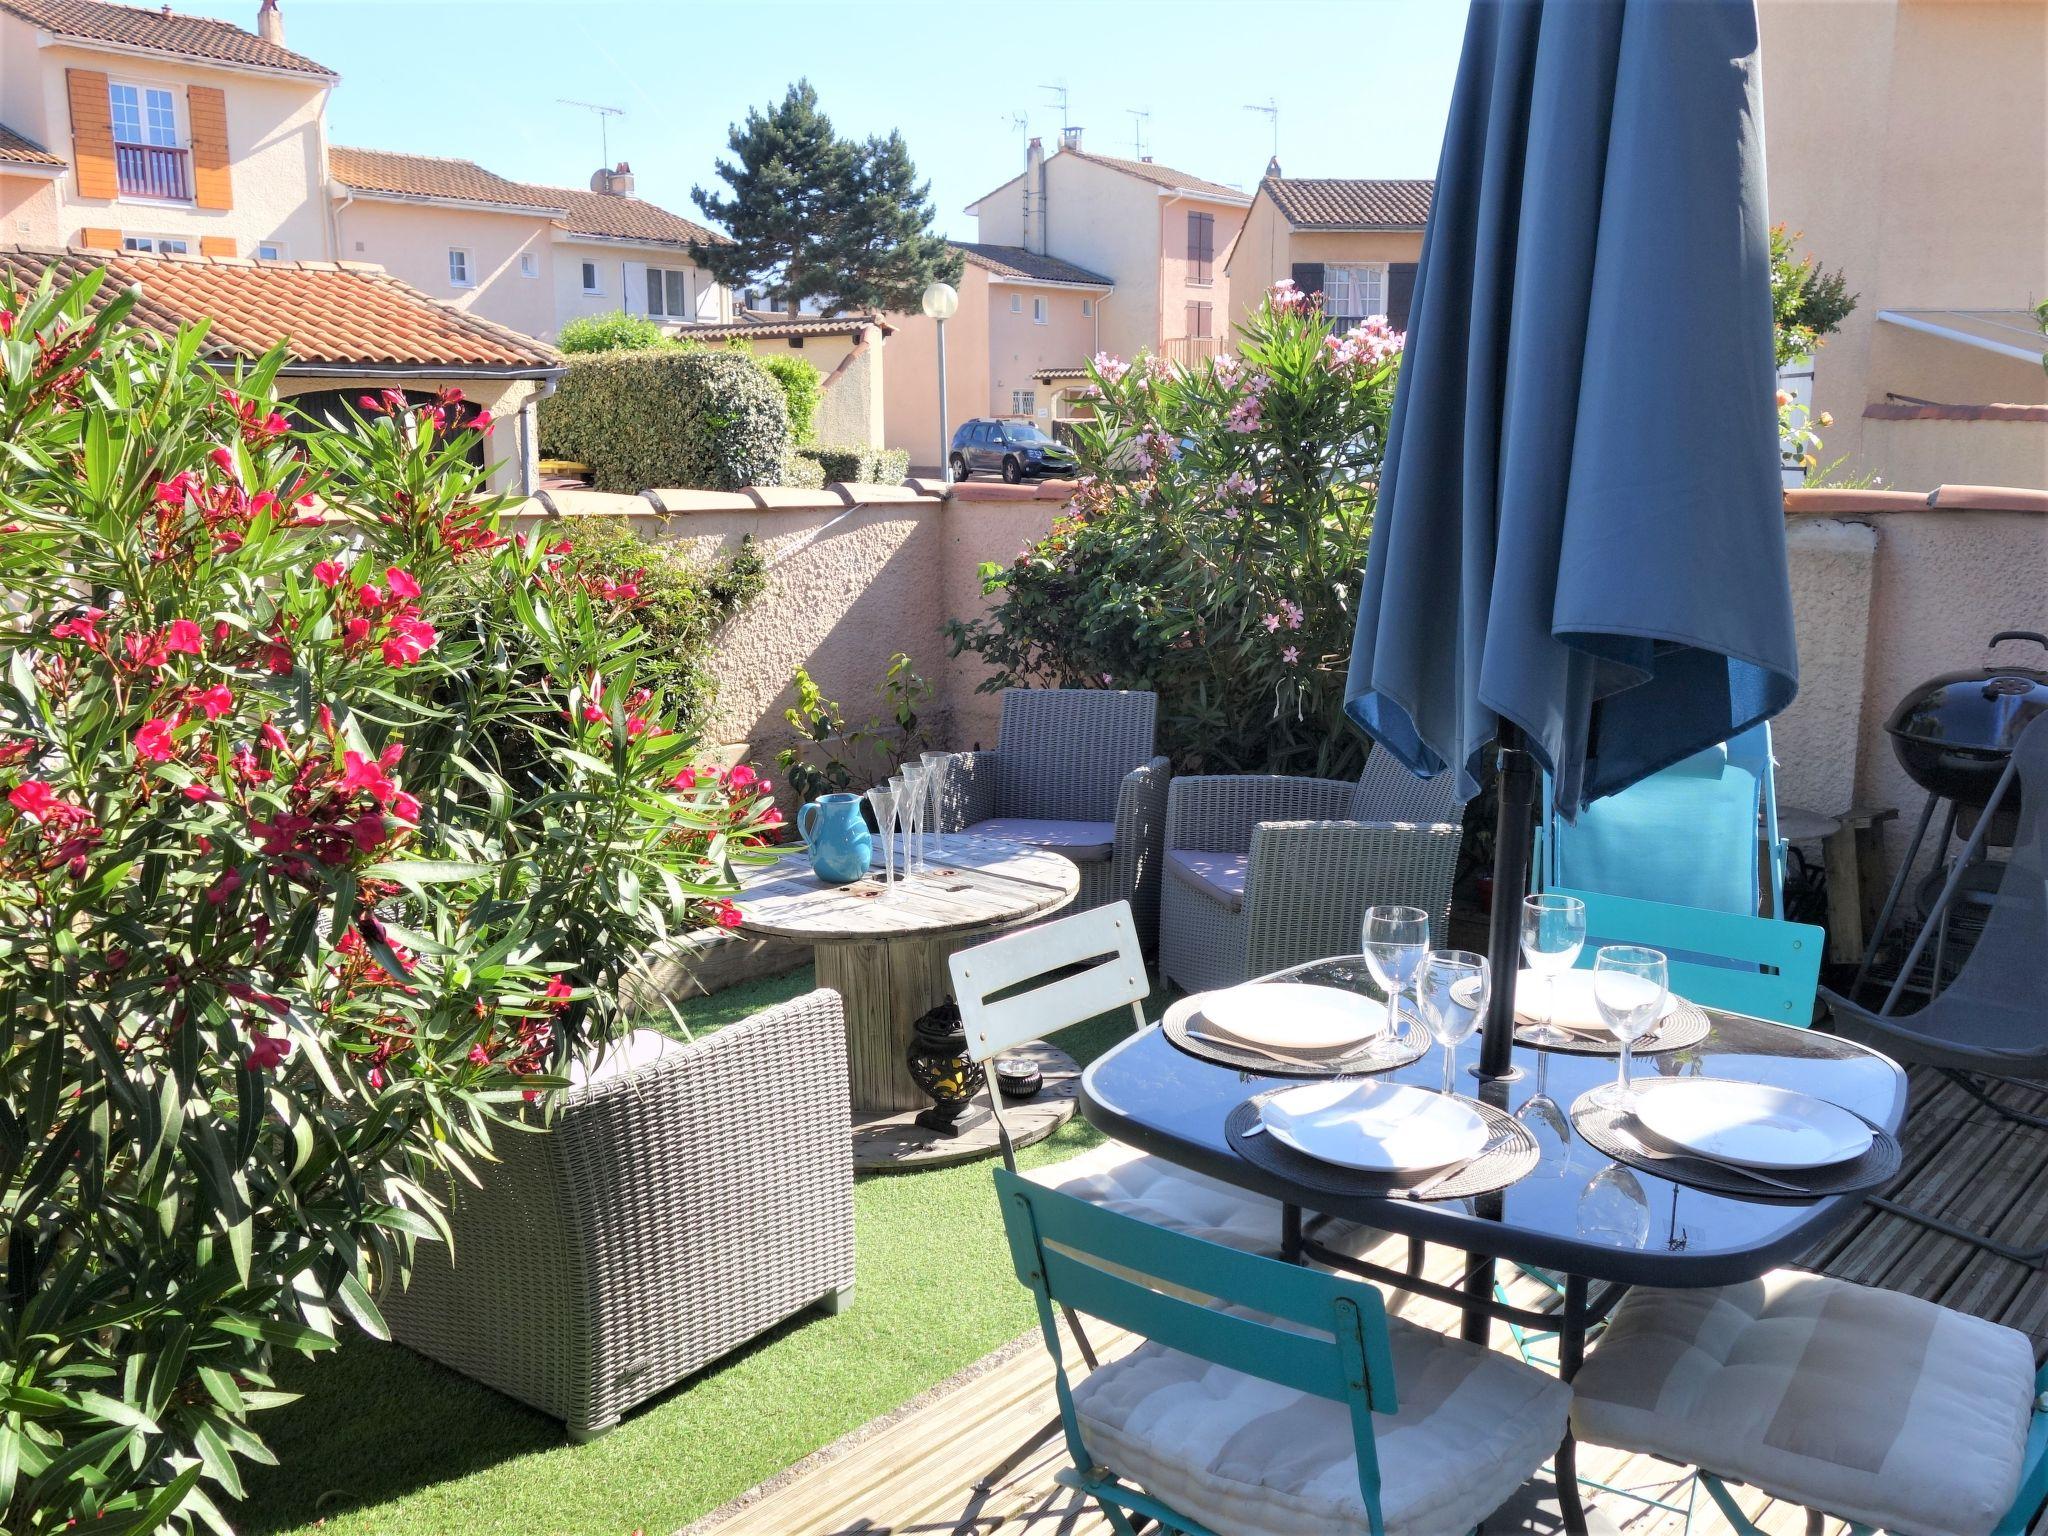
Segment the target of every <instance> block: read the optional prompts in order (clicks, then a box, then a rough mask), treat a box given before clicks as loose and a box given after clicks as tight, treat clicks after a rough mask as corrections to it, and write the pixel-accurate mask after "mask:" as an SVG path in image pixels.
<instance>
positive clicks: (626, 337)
mask: <svg viewBox="0 0 2048 1536" xmlns="http://www.w3.org/2000/svg"><path fill="white" fill-rule="evenodd" d="M666 345H668V338H667V337H666V336H664V335H663V334H662V331H661V327H660V326H658V325H656V324H655V323H654V322H653V321H652V320H650V319H648V318H647V317H646V316H645V315H629V314H627V313H626V312H625V311H624V310H622V309H614V310H608V311H607V312H606V313H604V314H601V315H578V316H576V318H575V319H573V320H568V321H565V322H564V323H563V325H562V329H561V331H560V333H559V334H558V335H556V337H555V348H556V350H557V351H561V352H632V351H639V350H644V349H645V348H648V347H661V346H666Z"/></svg>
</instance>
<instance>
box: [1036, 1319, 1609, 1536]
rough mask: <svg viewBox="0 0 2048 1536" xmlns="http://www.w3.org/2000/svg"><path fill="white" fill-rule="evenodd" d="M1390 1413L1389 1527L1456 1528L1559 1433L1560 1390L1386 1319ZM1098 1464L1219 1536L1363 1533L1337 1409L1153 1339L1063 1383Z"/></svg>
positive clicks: (1352, 1461)
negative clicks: (1070, 1385) (1394, 1406)
mask: <svg viewBox="0 0 2048 1536" xmlns="http://www.w3.org/2000/svg"><path fill="white" fill-rule="evenodd" d="M1387 1328H1388V1332H1389V1334H1390V1335H1391V1341H1392V1344H1393V1354H1394V1387H1395V1392H1396V1394H1397V1396H1398V1397H1399V1400H1400V1404H1401V1410H1400V1412H1399V1413H1396V1414H1391V1415H1389V1414H1375V1415H1374V1416H1373V1429H1374V1431H1375V1435H1376V1442H1375V1443H1376V1446H1377V1449H1378V1456H1379V1465H1380V1510H1381V1513H1382V1514H1383V1516H1384V1517H1385V1520H1386V1529H1387V1531H1388V1533H1389V1536H1395V1533H1403V1532H1405V1533H1408V1536H1446V1533H1447V1532H1454V1531H1465V1530H1470V1529H1471V1528H1472V1527H1473V1526H1475V1525H1477V1524H1478V1523H1479V1521H1480V1520H1482V1519H1484V1518H1485V1517H1486V1516H1487V1515H1489V1514H1491V1513H1492V1512H1493V1511H1494V1510H1495V1509H1498V1508H1499V1507H1500V1506H1501V1505H1502V1504H1503V1503H1505V1502H1506V1501H1507V1500H1508V1499H1509V1498H1510V1497H1511V1496H1512V1495H1513V1494H1514V1492H1515V1490H1516V1489H1517V1488H1519V1487H1521V1486H1522V1484H1523V1483H1525V1482H1526V1481H1528V1479H1529V1476H1530V1474H1531V1473H1533V1472H1534V1471H1535V1470H1536V1469H1537V1468H1538V1467H1539V1466H1541V1465H1542V1464H1543V1462H1544V1461H1545V1460H1546V1459H1547V1458H1548V1457H1549V1456H1550V1455H1551V1454H1552V1453H1553V1452H1554V1451H1556V1449H1557V1446H1558V1442H1559V1441H1560V1440H1561V1439H1563V1437H1564V1427H1565V1413H1566V1405H1567V1404H1568V1402H1569V1401H1570V1397H1571V1393H1570V1390H1569V1389H1568V1388H1567V1387H1565V1386H1564V1385H1563V1383H1561V1382H1559V1381H1556V1380H1555V1379H1553V1378H1551V1377H1549V1376H1546V1375H1544V1374H1543V1373H1542V1372H1540V1371H1537V1370H1533V1369H1531V1368H1530V1367H1529V1366H1526V1365H1524V1364H1522V1363H1521V1362H1520V1361H1519V1360H1512V1359H1510V1358H1508V1356H1506V1355H1504V1354H1496V1353H1494V1352H1493V1351H1491V1350H1487V1349H1482V1348H1480V1347H1479V1346H1478V1345H1475V1344H1468V1343H1466V1342H1465V1341H1464V1340H1462V1339H1454V1338H1449V1337H1446V1336H1445V1335H1442V1334H1438V1333H1432V1332H1430V1331H1429V1330H1427V1329H1423V1328H1418V1327H1416V1326H1415V1325H1414V1324H1412V1323H1406V1322H1403V1321H1402V1320H1401V1319H1400V1318H1398V1317H1396V1318H1389V1319H1388V1322H1387ZM1074 1407H1075V1409H1076V1410H1077V1412H1078V1414H1079V1417H1080V1421H1081V1439H1082V1441H1083V1443H1084V1444H1085V1445H1086V1446H1087V1448H1088V1452H1089V1454H1090V1455H1091V1456H1093V1457H1094V1458H1095V1459H1096V1460H1097V1461H1100V1462H1101V1463H1103V1464H1104V1465H1105V1466H1107V1467H1109V1468H1111V1469H1112V1470H1113V1471H1115V1472H1117V1473H1118V1474H1120V1475H1121V1476H1123V1477H1125V1478H1127V1479H1128V1480H1129V1481H1131V1482H1134V1483H1136V1484H1138V1485H1139V1486H1140V1487H1142V1488H1143V1489H1145V1491H1146V1492H1148V1493H1150V1494H1152V1495H1153V1496H1154V1497H1155V1498H1158V1499H1161V1500H1163V1501H1164V1502H1166V1503H1167V1504H1169V1505H1171V1506H1172V1507H1173V1508H1174V1509H1175V1510H1177V1511H1179V1512H1180V1513H1181V1514H1184V1515H1188V1516H1192V1517H1193V1518H1194V1519H1196V1520H1198V1521H1200V1522H1201V1523H1202V1524H1204V1525H1206V1526H1208V1527H1209V1528H1210V1529H1211V1530H1216V1531H1228V1532H1230V1533H1231V1536H1304V1533H1305V1532H1310V1531H1313V1532H1316V1533H1317V1536H1331V1533H1337V1532H1363V1531H1367V1530H1369V1529H1370V1526H1369V1524H1368V1522H1367V1518H1366V1511H1365V1501H1364V1498H1363V1496H1362V1495H1361V1494H1360V1492H1359V1488H1358V1463H1357V1457H1356V1454H1355V1452H1354V1449H1353V1445H1354V1441H1353V1436H1352V1429H1351V1410H1350V1408H1349V1406H1348V1405H1347V1404H1344V1403H1336V1402H1331V1401H1329V1400H1327V1399H1325V1398H1320V1397H1310V1396H1308V1395H1306V1394H1304V1393H1301V1392H1297V1391H1294V1390H1293V1389H1292V1388H1289V1387H1282V1386H1276V1385H1274V1384H1273V1383H1271V1382H1266V1381H1260V1380H1258V1379H1257V1378H1255V1377H1251V1376H1245V1375H1243V1374H1241V1373H1239V1372H1237V1371H1233V1370H1229V1369H1227V1368H1226V1367H1224V1366H1220V1365H1212V1364H1210V1363H1209V1362H1207V1361H1204V1360H1197V1359H1195V1358H1193V1357H1192V1356H1189V1355H1183V1354H1180V1353H1179V1352H1177V1351H1175V1350H1171V1349H1167V1348H1165V1347H1164V1346H1162V1345H1159V1344H1144V1345H1140V1346H1139V1347H1138V1348H1137V1349H1136V1350H1134V1351H1133V1352H1132V1353H1130V1354H1128V1355H1126V1356H1124V1357H1123V1358H1122V1359H1120V1360H1116V1361H1112V1362H1111V1363H1110V1364H1108V1365H1105V1366H1103V1367H1102V1368H1101V1369H1099V1370H1096V1371H1094V1372H1092V1373H1091V1374H1090V1375H1089V1377H1088V1379H1087V1380H1085V1381H1083V1382H1082V1383H1080V1384H1079V1385H1078V1386H1076V1387H1075V1389H1074Z"/></svg>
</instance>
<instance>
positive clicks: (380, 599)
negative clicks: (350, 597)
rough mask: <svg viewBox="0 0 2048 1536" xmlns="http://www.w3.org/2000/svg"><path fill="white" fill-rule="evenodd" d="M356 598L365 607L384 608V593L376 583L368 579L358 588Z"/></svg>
mask: <svg viewBox="0 0 2048 1536" xmlns="http://www.w3.org/2000/svg"><path fill="white" fill-rule="evenodd" d="M356 600H357V601H358V602H360V603H361V604H362V605H363V606H364V607H365V608H382V607H383V606H384V594H383V593H382V592H379V591H378V590H377V588H376V585H375V584H374V583H372V582H367V581H366V582H364V583H363V584H362V586H361V587H359V588H357V589H356Z"/></svg>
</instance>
